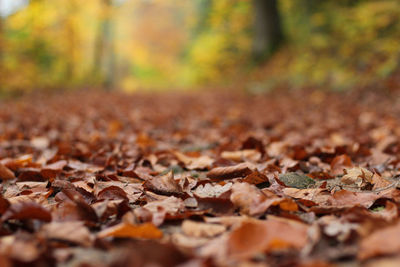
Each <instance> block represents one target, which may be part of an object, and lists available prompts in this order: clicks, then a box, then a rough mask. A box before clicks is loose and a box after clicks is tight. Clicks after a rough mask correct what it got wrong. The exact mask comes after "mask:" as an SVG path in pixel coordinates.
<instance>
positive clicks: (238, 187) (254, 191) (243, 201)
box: [231, 183, 281, 216]
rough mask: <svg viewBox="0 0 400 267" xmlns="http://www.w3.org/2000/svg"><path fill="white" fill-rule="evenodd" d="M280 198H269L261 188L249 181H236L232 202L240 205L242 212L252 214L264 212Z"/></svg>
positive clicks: (256, 214)
mask: <svg viewBox="0 0 400 267" xmlns="http://www.w3.org/2000/svg"><path fill="white" fill-rule="evenodd" d="M280 200H281V199H280V198H279V197H271V198H268V197H267V196H266V195H265V194H264V193H263V192H261V190H260V189H258V188H257V187H255V186H254V185H251V184H248V183H235V184H234V185H233V186H232V194H231V201H232V203H233V204H234V205H235V206H236V207H239V208H240V210H241V212H243V213H244V214H248V215H250V216H258V215H261V214H263V213H264V212H265V211H266V210H267V209H268V208H269V207H270V206H272V205H274V204H277V203H279V201H280Z"/></svg>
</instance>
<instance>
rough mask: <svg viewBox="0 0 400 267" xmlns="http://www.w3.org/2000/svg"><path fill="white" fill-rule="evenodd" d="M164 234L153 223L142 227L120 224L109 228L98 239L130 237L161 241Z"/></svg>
mask: <svg viewBox="0 0 400 267" xmlns="http://www.w3.org/2000/svg"><path fill="white" fill-rule="evenodd" d="M162 236H163V233H162V232H161V231H160V230H159V229H158V228H157V227H155V226H154V225H153V224H152V223H144V224H141V225H132V224H129V223H120V224H118V225H115V226H113V227H110V228H107V229H105V230H103V231H101V232H100V233H99V234H98V237H100V238H104V237H128V238H143V239H159V238H161V237H162Z"/></svg>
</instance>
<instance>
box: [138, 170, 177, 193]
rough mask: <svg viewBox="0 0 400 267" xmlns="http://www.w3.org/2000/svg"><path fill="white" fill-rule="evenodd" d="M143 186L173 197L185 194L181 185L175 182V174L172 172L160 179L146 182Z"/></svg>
mask: <svg viewBox="0 0 400 267" xmlns="http://www.w3.org/2000/svg"><path fill="white" fill-rule="evenodd" d="M143 186H144V187H145V188H146V189H148V190H150V191H154V192H155V193H158V194H163V195H173V194H178V195H179V194H183V190H182V188H181V187H180V185H179V183H178V182H177V181H175V180H174V174H173V172H172V171H170V172H168V173H167V174H165V175H163V176H159V177H153V178H151V179H148V180H146V181H145V182H144V184H143Z"/></svg>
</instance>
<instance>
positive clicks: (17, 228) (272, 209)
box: [0, 92, 400, 266]
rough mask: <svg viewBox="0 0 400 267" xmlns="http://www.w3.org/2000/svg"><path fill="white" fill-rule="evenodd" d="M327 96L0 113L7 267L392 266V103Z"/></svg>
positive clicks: (82, 99)
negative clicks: (319, 97) (317, 100)
mask: <svg viewBox="0 0 400 267" xmlns="http://www.w3.org/2000/svg"><path fill="white" fill-rule="evenodd" d="M321 94H324V98H323V100H321V101H322V102H318V103H316V102H315V101H312V97H311V94H309V93H306V92H290V93H289V92H284V93H273V94H270V95H257V96H249V95H243V94H239V93H229V94H227V93H222V92H220V93H210V92H209V93H196V94H175V93H174V94H168V93H165V94H160V95H158V94H157V95H149V94H136V95H133V96H127V95H122V94H119V93H116V92H113V93H100V92H96V93H90V92H81V93H65V94H63V95H62V96H56V95H52V96H47V95H46V96H45V97H38V96H30V97H25V98H21V99H15V100H9V101H1V102H0V179H1V180H0V181H1V185H0V188H1V191H0V192H1V194H0V221H1V225H0V265H1V266H336V264H338V265H339V266H340V265H343V266H344V265H346V266H360V265H365V266H379V264H388V265H387V266H391V265H390V264H392V266H397V265H398V262H399V257H398V255H399V253H400V242H399V240H400V239H399V238H398V236H399V235H400V226H399V225H400V218H399V207H400V190H399V189H398V187H399V177H400V171H399V169H400V141H399V140H400V130H399V129H400V119H399V118H400V109H399V108H398V105H396V102H395V99H396V97H390V98H388V97H384V96H379V95H374V94H365V95H359V94H358V93H351V94H350V93H349V94H348V95H346V97H343V95H341V94H330V93H323V92H321ZM393 264H394V265H393Z"/></svg>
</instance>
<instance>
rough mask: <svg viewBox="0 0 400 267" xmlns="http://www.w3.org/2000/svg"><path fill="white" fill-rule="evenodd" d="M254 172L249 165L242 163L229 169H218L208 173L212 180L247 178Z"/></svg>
mask: <svg viewBox="0 0 400 267" xmlns="http://www.w3.org/2000/svg"><path fill="white" fill-rule="evenodd" d="M251 173H252V171H251V169H250V167H249V165H248V164H247V163H240V164H237V165H234V166H229V167H217V168H214V169H212V170H211V171H209V172H208V173H207V176H208V177H210V178H212V179H219V180H222V179H232V178H237V177H246V176H247V175H249V174H251Z"/></svg>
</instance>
